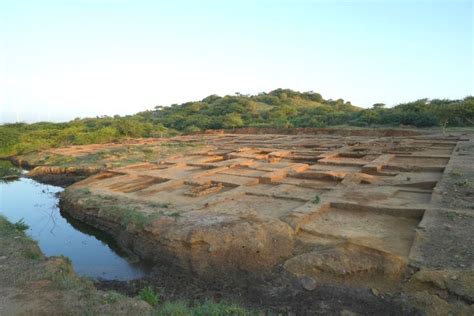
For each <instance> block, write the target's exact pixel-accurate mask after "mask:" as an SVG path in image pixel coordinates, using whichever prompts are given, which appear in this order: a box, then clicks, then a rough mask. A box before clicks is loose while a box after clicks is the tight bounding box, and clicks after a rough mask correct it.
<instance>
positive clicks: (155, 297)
mask: <svg viewBox="0 0 474 316" xmlns="http://www.w3.org/2000/svg"><path fill="white" fill-rule="evenodd" d="M138 297H140V299H141V300H143V301H145V302H147V303H148V304H150V305H151V306H155V305H157V304H158V303H159V302H160V295H159V294H158V293H156V292H155V290H153V288H152V287H151V286H146V287H144V288H143V289H141V290H140V292H138Z"/></svg>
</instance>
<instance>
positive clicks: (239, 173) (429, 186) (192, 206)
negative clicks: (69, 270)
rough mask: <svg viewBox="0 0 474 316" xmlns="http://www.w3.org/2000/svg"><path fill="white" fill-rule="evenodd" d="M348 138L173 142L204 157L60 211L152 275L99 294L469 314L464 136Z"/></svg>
mask: <svg viewBox="0 0 474 316" xmlns="http://www.w3.org/2000/svg"><path fill="white" fill-rule="evenodd" d="M361 135H362V136H352V135H350V136H344V135H337V134H336V135H334V134H331V135H306V136H305V135H294V136H293V135H252V134H246V135H236V134H219V135H206V136H203V135H198V136H196V135H194V136H185V137H178V138H175V139H172V142H174V143H176V142H183V143H186V144H189V143H193V142H200V143H204V144H205V146H206V147H205V148H204V149H202V150H196V151H193V152H188V153H186V154H185V155H183V154H181V155H176V156H168V157H163V156H162V157H158V158H157V159H155V160H153V159H152V160H150V161H148V162H147V163H138V164H129V165H126V166H121V167H118V168H110V169H107V170H104V171H102V172H100V173H98V174H96V175H94V176H91V177H89V178H87V179H85V180H83V181H80V182H78V183H76V184H74V185H72V186H70V187H68V189H67V190H66V191H65V192H64V194H63V195H62V197H61V205H62V209H63V211H64V212H68V213H69V214H71V216H73V217H75V218H77V219H79V220H81V221H84V222H87V223H89V224H91V225H93V226H95V227H97V228H99V229H101V230H103V231H106V232H108V233H110V234H111V235H113V236H114V237H115V239H116V240H117V241H118V242H119V244H120V245H122V247H124V248H126V249H129V250H131V251H133V252H135V253H136V254H138V255H139V256H141V257H142V258H146V259H150V260H153V261H155V262H156V263H157V267H160V268H161V269H164V270H160V268H157V269H156V273H155V274H154V275H153V276H151V277H150V278H148V279H147V280H146V281H144V280H142V281H135V282H130V283H128V284H125V283H113V282H112V283H109V284H101V285H100V286H102V287H105V288H107V287H115V288H122V289H123V290H124V291H125V292H127V291H129V292H133V291H135V290H136V288H137V286H138V285H139V284H140V282H151V283H152V284H155V285H156V286H160V285H159V284H160V282H161V284H171V283H172V282H173V281H172V280H173V277H169V276H170V275H172V276H178V275H179V276H180V279H181V278H182V280H183V284H188V285H189V284H192V285H193V286H190V287H189V288H191V290H188V291H191V292H192V293H191V294H190V295H195V294H196V293H206V294H203V295H217V296H224V297H232V296H237V297H240V298H241V300H242V301H243V302H244V304H249V305H254V306H257V305H260V306H267V307H268V308H269V309H270V310H272V311H275V312H276V311H278V312H280V311H281V312H287V313H298V314H305V313H308V314H311V313H314V312H322V313H329V314H340V313H343V314H344V313H348V312H349V311H350V312H356V313H360V314H416V313H417V312H418V311H419V312H426V313H428V314H433V315H436V314H439V315H445V314H449V313H451V314H457V315H462V314H465V315H470V314H472V312H473V307H472V303H473V297H474V295H473V292H472V289H473V288H474V286H473V284H474V281H473V279H474V274H473V266H472V264H473V262H474V258H473V256H474V254H473V252H472V249H471V247H470V246H469V245H472V244H473V242H474V241H473V238H474V237H473V236H474V234H473V227H474V217H473V214H472V212H473V209H472V205H473V204H472V203H471V202H472V187H471V184H472V183H474V171H473V169H472V168H473V167H472V166H473V165H474V164H473V162H474V161H472V159H473V157H474V145H473V137H472V135H467V134H464V135H462V134H449V135H441V134H439V135H435V134H433V135H411V134H410V135H409V136H397V137H394V136H390V137H385V136H384V135H380V137H374V136H373V135H372V134H371V133H369V134H367V135H365V134H363V133H362V134H361ZM402 135H403V134H402ZM453 196H455V197H456V198H455V199H454V198H453ZM165 267H168V268H165ZM166 269H171V270H168V272H167V271H166ZM160 271H162V272H160ZM181 276H182V277H181ZM137 282H138V283H137ZM137 284H138V285H137ZM229 287H232V290H230V289H229ZM164 288H165V289H163V292H164V293H168V294H165V295H170V296H173V295H176V294H175V293H176V292H180V291H181V292H184V293H188V291H186V290H184V291H183V290H182V289H183V288H185V287H184V286H183V287H181V286H180V285H178V286H176V287H173V286H167V285H165V286H164ZM166 288H167V289H174V288H176V290H170V292H167V290H166ZM198 289H200V290H198ZM193 292H194V294H193ZM275 302H278V303H275ZM300 302H302V303H300Z"/></svg>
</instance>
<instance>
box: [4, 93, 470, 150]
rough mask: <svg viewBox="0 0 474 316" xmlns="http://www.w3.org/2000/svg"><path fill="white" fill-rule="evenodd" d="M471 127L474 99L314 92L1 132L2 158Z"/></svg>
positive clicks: (212, 99) (228, 99)
mask: <svg viewBox="0 0 474 316" xmlns="http://www.w3.org/2000/svg"><path fill="white" fill-rule="evenodd" d="M338 125H348V126H360V127H373V126H387V127H390V126H391V127H398V126H400V125H408V126H414V127H430V126H439V127H447V126H474V97H466V98H464V99H462V100H439V99H435V100H428V99H421V100H417V101H414V102H409V103H404V104H399V105H397V106H395V107H392V108H386V107H385V105H384V104H383V103H377V104H374V105H373V106H372V108H370V109H362V108H360V107H357V106H354V105H352V104H351V103H350V102H347V101H344V100H342V99H338V100H325V99H324V98H323V97H322V96H321V95H320V94H318V93H315V92H297V91H292V90H288V89H277V90H274V91H271V92H269V93H260V94H258V95H252V96H249V95H242V94H239V93H237V94H236V95H233V96H224V97H220V96H217V95H211V96H208V97H206V98H204V99H203V100H201V101H195V102H186V103H183V104H173V105H171V106H169V107H163V106H157V107H156V108H155V109H154V110H150V111H145V112H140V113H137V114H135V115H129V116H125V117H120V116H114V117H98V118H87V119H75V120H73V121H70V122H67V123H48V122H41V123H35V124H25V123H15V124H5V125H2V126H0V156H8V155H17V154H24V153H28V152H32V151H35V150H41V149H46V148H51V147H62V146H67V145H84V144H91V143H107V142H114V141H119V140H120V139H124V138H129V137H162V136H172V135H176V134H179V133H190V132H198V131H202V130H206V129H232V128H240V127H275V128H292V127H328V126H338Z"/></svg>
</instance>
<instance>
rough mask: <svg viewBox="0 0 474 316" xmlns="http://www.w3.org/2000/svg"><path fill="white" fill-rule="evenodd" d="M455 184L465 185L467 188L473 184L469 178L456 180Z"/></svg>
mask: <svg viewBox="0 0 474 316" xmlns="http://www.w3.org/2000/svg"><path fill="white" fill-rule="evenodd" d="M455 185H457V186H458V187H465V188H468V187H470V186H471V184H470V183H469V180H468V179H464V181H459V182H456V183H455Z"/></svg>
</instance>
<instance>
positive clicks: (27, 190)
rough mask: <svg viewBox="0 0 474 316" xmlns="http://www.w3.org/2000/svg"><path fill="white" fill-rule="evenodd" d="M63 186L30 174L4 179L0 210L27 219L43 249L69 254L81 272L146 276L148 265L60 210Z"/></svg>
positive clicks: (114, 277) (96, 276)
mask: <svg viewBox="0 0 474 316" xmlns="http://www.w3.org/2000/svg"><path fill="white" fill-rule="evenodd" d="M62 190H63V189H62V188H60V187H56V186H52V185H45V184H40V183H38V182H36V181H34V180H31V179H27V178H20V179H18V180H15V181H8V182H3V181H0V214H2V215H4V216H6V217H7V219H8V220H9V221H11V222H17V221H19V220H21V219H23V220H24V222H25V223H26V224H28V226H29V229H28V230H27V231H26V233H27V234H28V235H29V236H30V237H31V238H33V239H34V240H36V241H37V242H38V244H39V246H40V248H41V250H42V251H43V253H44V254H45V255H47V256H58V255H64V256H66V257H69V258H70V259H71V261H72V264H73V266H74V270H75V271H76V272H77V273H78V274H79V275H82V276H87V277H91V278H94V279H104V280H130V279H136V278H140V277H142V276H144V274H145V273H146V272H147V271H148V268H147V266H146V265H145V264H143V263H138V262H132V261H131V260H130V259H128V258H127V256H126V255H125V254H124V253H121V252H120V250H119V249H118V248H117V246H116V245H115V243H114V242H113V240H112V239H111V238H110V237H109V236H107V235H105V234H104V233H102V232H100V231H98V230H97V229H95V228H93V227H91V226H88V225H85V224H84V223H81V222H79V221H77V220H74V219H72V218H70V217H68V216H67V215H65V214H61V213H60V211H59V208H58V193H59V192H61V191H62Z"/></svg>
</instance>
